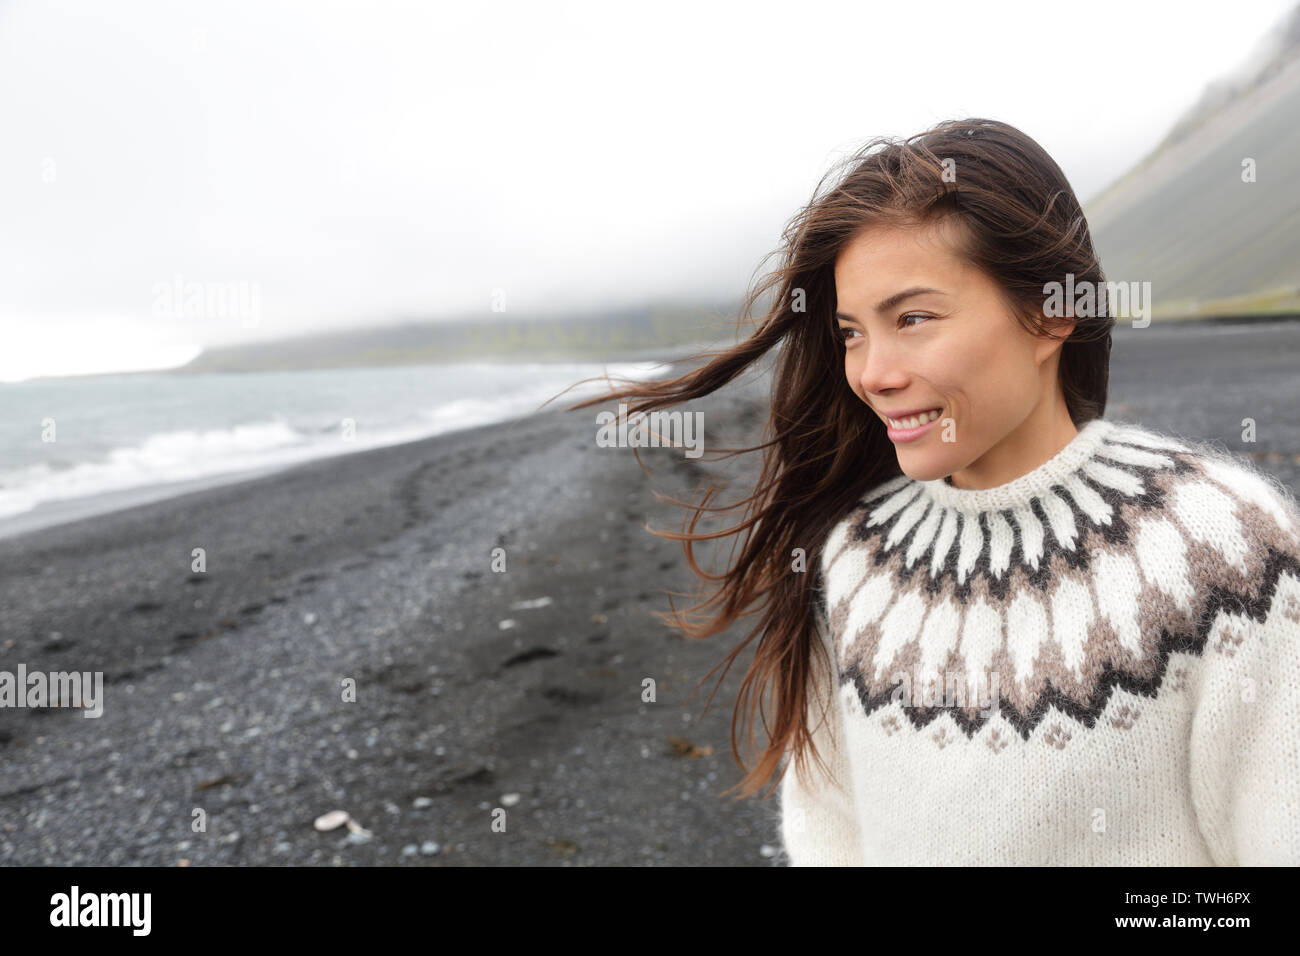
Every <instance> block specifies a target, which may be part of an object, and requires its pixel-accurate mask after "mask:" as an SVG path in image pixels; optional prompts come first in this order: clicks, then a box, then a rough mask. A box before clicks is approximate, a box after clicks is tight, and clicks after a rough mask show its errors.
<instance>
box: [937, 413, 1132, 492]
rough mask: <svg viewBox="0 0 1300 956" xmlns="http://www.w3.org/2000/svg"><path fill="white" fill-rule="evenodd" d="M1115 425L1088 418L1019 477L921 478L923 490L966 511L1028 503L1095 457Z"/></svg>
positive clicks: (1103, 420) (1063, 480) (1099, 419)
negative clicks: (996, 481)
mask: <svg viewBox="0 0 1300 956" xmlns="http://www.w3.org/2000/svg"><path fill="white" fill-rule="evenodd" d="M1114 428H1115V426H1114V424H1113V423H1112V422H1109V421H1106V420H1105V419H1102V418H1094V419H1092V420H1091V421H1088V422H1085V423H1084V425H1083V427H1082V428H1080V429H1079V430H1078V432H1077V433H1076V434H1075V436H1074V437H1073V438H1071V439H1070V441H1069V442H1068V443H1067V444H1066V445H1065V447H1063V448H1062V449H1061V450H1060V451H1058V452H1057V453H1056V454H1055V455H1053V456H1052V457H1051V458H1049V459H1047V461H1045V462H1043V463H1042V464H1041V465H1039V466H1038V467H1037V468H1034V469H1033V470H1032V471H1028V472H1026V473H1025V474H1023V475H1021V476H1020V477H1019V478H1013V479H1012V480H1011V481H1008V482H1006V483H1004V484H1001V485H996V486H994V487H992V488H979V489H971V488H957V487H955V486H954V485H950V484H948V482H947V481H945V480H944V479H943V478H936V479H934V480H932V481H918V482H916V484H917V485H919V486H920V487H921V493H922V494H923V495H924V496H925V497H926V498H928V499H929V500H930V501H931V502H933V503H935V504H937V505H938V506H939V507H940V508H946V509H952V510H955V511H962V512H966V513H977V512H982V511H996V510H1001V509H1015V508H1020V507H1025V506H1027V505H1028V504H1029V502H1030V501H1032V500H1033V499H1034V498H1041V497H1042V496H1044V495H1045V494H1047V493H1048V491H1049V490H1050V489H1051V488H1052V487H1053V486H1056V485H1060V484H1061V483H1062V482H1065V481H1066V480H1068V479H1069V478H1070V477H1071V476H1073V475H1074V474H1075V473H1077V472H1078V471H1079V469H1081V468H1082V467H1083V466H1084V465H1086V464H1088V463H1089V462H1091V461H1093V460H1094V459H1095V457H1096V456H1097V453H1098V452H1099V451H1100V450H1101V449H1102V446H1103V445H1104V443H1105V440H1106V438H1107V436H1109V435H1110V434H1111V433H1112V432H1113V430H1114Z"/></svg>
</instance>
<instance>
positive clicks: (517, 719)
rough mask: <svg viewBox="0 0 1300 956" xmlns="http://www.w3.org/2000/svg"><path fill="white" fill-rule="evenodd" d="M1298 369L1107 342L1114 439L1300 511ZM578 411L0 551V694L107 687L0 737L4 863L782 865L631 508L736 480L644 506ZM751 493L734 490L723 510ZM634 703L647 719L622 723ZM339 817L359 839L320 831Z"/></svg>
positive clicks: (1277, 362) (675, 468)
mask: <svg viewBox="0 0 1300 956" xmlns="http://www.w3.org/2000/svg"><path fill="white" fill-rule="evenodd" d="M1297 369H1300V324H1296V323H1289V324H1286V323H1279V324H1274V325H1269V326H1252V327H1245V328H1231V327H1223V326H1219V327H1215V326H1208V325H1201V326H1198V327H1193V326H1184V327H1165V328H1157V327H1154V326H1153V327H1152V328H1150V329H1146V330H1122V331H1121V332H1117V335H1116V346H1115V355H1114V360H1113V364H1112V381H1111V389H1112V390H1111V403H1110V407H1109V409H1108V411H1107V415H1108V417H1112V418H1117V419H1123V420H1128V421H1133V422H1138V423H1144V424H1147V425H1149V426H1151V427H1154V428H1159V429H1168V430H1170V431H1173V432H1175V433H1177V434H1181V435H1186V436H1189V437H1197V438H1206V439H1214V440H1218V441H1220V442H1222V444H1223V445H1225V446H1226V447H1228V448H1229V449H1232V450H1234V451H1237V452H1239V453H1241V454H1243V455H1244V456H1246V457H1248V458H1249V459H1251V460H1252V461H1254V462H1255V463H1256V464H1258V465H1260V466H1261V467H1263V468H1264V469H1266V470H1267V471H1270V472H1272V473H1274V474H1277V475H1278V476H1280V477H1281V478H1282V479H1283V480H1284V481H1286V482H1287V483H1288V484H1289V485H1290V486H1291V487H1292V489H1293V490H1294V489H1295V488H1296V487H1297V482H1298V480H1300V421H1297V419H1296V416H1295V409H1296V408H1297V407H1298V406H1300V375H1298V373H1297ZM766 388H767V383H766V379H765V378H751V379H750V380H749V381H748V382H747V383H736V384H735V385H733V386H731V387H729V388H728V389H726V390H724V392H723V393H721V394H719V395H716V396H712V397H711V398H710V399H708V400H706V401H704V402H701V403H698V404H697V405H693V406H692V408H691V410H693V411H701V412H703V413H704V414H705V420H706V425H707V432H706V434H707V438H708V446H709V447H710V448H717V447H719V446H735V445H749V444H753V443H755V442H757V441H758V440H759V429H760V428H761V427H762V424H763V421H764V419H765V418H766V414H767V409H766V394H765V392H766ZM563 404H564V403H563V402H559V403H557V407H562V405H563ZM596 411H597V409H595V408H592V409H584V410H583V411H580V412H574V413H564V412H561V411H551V412H545V413H543V414H541V415H538V416H534V417H532V418H529V419H526V420H522V421H518V422H513V423H507V424H500V425H494V426H488V427H484V428H477V429H474V430H471V431H466V432H461V433H457V434H453V435H448V436H444V437H440V438H435V439H430V440H426V441H421V442H415V443H411V444H407V445H400V446H395V447H391V448H386V449H381V450H377V451H370V452H364V453H359V454H355V455H349V456H343V457H339V458H335V459H332V460H328V461H322V462H317V463H314V464H309V465H304V466H299V467H296V468H294V469H292V470H290V471H286V472H283V473H280V474H275V475H270V476H265V477H260V478H257V479H254V480H251V481H246V482H242V483H239V484H233V485H229V486H225V487H221V488H216V489H208V490H205V491H201V492H196V493H193V494H189V495H186V496H185V497H181V498H176V499H172V500H168V501H163V502H155V503H152V504H148V505H144V506H140V507H136V508H133V509H131V510H129V511H124V512H119V513H115V514H112V515H105V516H99V517H96V518H92V519H88V520H84V521H79V522H77V523H75V524H69V525H64V526H61V527H55V528H49V529H45V530H43V531H39V532H33V533H29V534H26V535H22V536H18V537H11V538H6V539H0V609H2V617H0V621H2V630H0V669H10V670H12V669H13V668H14V667H16V665H17V664H18V663H19V662H23V663H25V664H26V665H27V667H28V668H29V669H37V668H41V669H46V670H73V669H75V670H81V671H96V670H102V671H103V672H104V674H105V678H104V679H105V682H106V683H105V688H104V690H105V696H106V703H105V705H104V713H103V716H102V717H99V718H97V719H86V718H84V717H82V715H81V713H80V712H79V711H70V710H46V711H33V710H4V709H0V859H2V860H3V862H4V863H8V864H37V865H42V864H56V865H68V864H72V865H82V864H108V865H121V864H145V865H168V866H170V865H177V864H186V863H187V864H192V865H210V864H237V865H247V864H271V865H279V864H289V865H301V864H307V865H417V866H423V865H465V864H471V865H474V864H493V865H510V864H523V865H608V864H632V865H641V864H651V865H654V864H673V865H682V864H684V865H692V864H696V865H698V864H735V865H760V866H761V865H772V864H773V863H780V862H782V860H781V857H780V856H779V855H778V854H775V852H774V851H775V847H776V843H777V833H778V829H777V810H778V807H777V801H776V799H775V798H772V799H769V800H766V801H762V800H757V799H755V800H748V801H740V802H736V801H733V800H731V799H730V798H729V797H723V798H719V796H718V794H720V793H721V792H722V791H723V790H725V789H726V788H728V787H730V786H732V785H733V784H735V783H736V782H737V781H738V780H739V778H740V772H739V769H738V768H737V767H736V765H735V763H734V762H733V760H732V757H731V752H730V721H731V712H732V705H733V703H734V700H735V694H736V690H737V689H738V687H739V684H740V680H741V677H742V676H743V672H744V668H745V666H746V665H747V663H748V661H749V659H750V655H749V653H748V650H747V652H746V653H745V654H742V655H741V656H740V657H739V658H738V659H737V662H736V664H735V665H734V666H733V668H732V670H731V672H730V674H729V675H728V678H727V680H726V681H725V682H724V683H723V685H722V687H721V689H720V690H719V691H718V694H717V696H716V697H715V698H714V701H713V704H712V706H711V707H710V708H709V710H708V713H707V714H704V715H703V717H702V718H701V719H700V720H699V721H698V723H697V722H696V718H698V717H700V714H701V712H702V710H703V708H704V704H705V701H706V700H707V698H708V695H709V693H710V692H711V691H712V688H713V683H714V679H715V678H716V675H715V678H710V679H709V680H707V681H706V682H705V683H704V684H703V685H702V687H701V688H700V690H699V692H698V693H696V694H695V696H694V698H692V699H691V700H689V701H688V700H687V697H688V695H689V694H690V693H691V692H692V690H694V689H695V688H696V685H697V683H698V682H699V681H700V680H701V678H703V677H704V676H705V674H706V673H707V672H708V671H709V669H710V668H711V667H712V666H713V665H715V664H716V663H718V662H719V661H720V660H721V659H722V658H723V657H724V656H725V654H726V653H727V651H729V650H730V649H731V647H733V646H734V645H735V643H737V642H738V641H739V640H740V638H741V637H742V636H743V631H742V630H741V628H739V627H736V628H733V629H732V631H731V632H730V633H729V634H727V635H722V636H720V637H719V638H717V639H714V640H711V641H708V642H690V641H686V640H684V639H683V638H681V637H680V636H679V634H678V633H677V632H676V631H673V630H671V629H669V628H667V627H666V626H665V625H664V624H662V623H661V622H660V621H658V620H657V619H655V618H654V617H652V616H651V612H652V611H664V610H667V609H668V607H669V604H668V597H667V595H666V594H665V591H667V590H674V591H689V592H690V593H694V590H695V587H696V583H697V582H696V579H695V577H694V575H693V574H691V572H690V571H689V569H688V568H687V567H686V566H685V562H684V558H683V554H682V549H681V546H680V545H679V544H677V543H675V542H670V541H665V540H662V539H659V538H656V537H654V536H652V535H650V534H649V533H648V532H646V531H644V530H643V528H642V525H643V523H644V522H646V521H649V522H650V523H651V524H652V526H654V527H656V528H666V529H677V528H679V527H680V523H681V520H682V517H683V515H684V514H685V512H684V511H682V510H681V509H678V508H674V507H672V506H671V505H667V504H664V503H661V502H658V501H656V500H655V498H654V496H653V494H652V488H653V489H657V490H660V491H663V492H667V493H670V494H676V495H679V496H681V495H682V494H684V493H685V494H686V496H687V497H689V498H691V500H696V498H695V496H693V495H689V493H688V492H689V489H690V488H691V487H693V486H694V485H695V483H696V482H697V481H699V480H700V479H701V478H702V477H704V476H706V475H712V474H717V473H719V472H720V470H721V469H724V468H727V469H734V468H735V467H736V465H737V464H743V465H745V466H747V467H748V468H750V469H752V468H754V467H756V466H757V464H758V462H757V460H756V459H757V457H758V456H757V455H748V456H743V457H742V461H741V462H739V463H738V462H737V461H736V460H735V459H732V460H730V461H725V462H721V463H712V462H707V461H699V462H697V461H694V460H691V459H687V458H685V457H684V456H683V454H682V452H681V451H680V450H672V449H663V448H649V449H643V450H642V459H643V460H644V461H645V462H646V463H647V465H648V466H649V467H650V468H651V469H652V477H651V479H647V478H646V477H645V476H644V475H643V473H642V471H641V469H640V467H639V466H638V464H637V461H636V459H635V458H634V457H633V453H632V451H631V450H630V449H625V448H602V447H597V445H596V442H595V433H596V424H595V422H596ZM1244 418H1251V419H1253V420H1254V421H1255V422H1256V423H1257V427H1258V442H1257V443H1256V444H1254V445H1243V443H1242V441H1241V428H1242V425H1241V422H1242V420H1243V419H1244ZM743 459H754V460H752V461H747V462H746V461H743ZM753 477H754V475H753V472H752V470H751V471H749V472H747V473H745V472H738V473H736V481H735V482H734V483H733V485H732V486H731V487H730V488H729V489H728V490H727V491H725V492H724V495H723V497H724V499H725V500H726V501H728V502H730V501H734V500H736V499H737V498H739V497H743V496H745V495H747V494H748V493H749V492H750V490H751V489H752V481H753ZM747 481H748V482H749V484H747V483H746V482H747ZM498 546H499V547H501V548H504V549H505V553H506V556H507V571H506V572H505V573H495V572H493V571H492V570H491V552H492V549H493V548H496V547H498ZM200 547H201V548H204V549H205V550H206V556H207V571H206V573H204V574H193V573H191V560H192V558H191V552H192V549H194V548H200ZM701 563H702V564H705V566H707V553H705V554H703V555H702V556H701ZM548 598H549V602H547V601H545V600H543V599H548ZM520 602H528V603H525V604H523V605H520ZM675 603H676V604H677V606H678V607H685V606H688V604H689V603H691V602H689V601H687V600H686V599H684V598H678V599H676V602H675ZM503 621H513V622H514V625H513V626H508V627H506V628H505V629H503V628H502V626H501V622H503ZM749 650H752V645H751V648H750V649H749ZM647 677H650V678H654V679H655V681H656V682H657V691H658V700H657V702H656V703H651V704H643V703H642V702H641V689H642V681H643V680H644V679H645V678H647ZM349 678H350V679H352V680H354V681H355V686H356V700H355V702H345V701H344V700H343V699H342V687H341V682H342V681H344V680H345V679H349ZM675 738H676V739H678V740H682V741H688V742H689V745H688V744H682V745H681V747H680V749H684V750H687V753H681V752H679V747H678V746H675V745H674V739H675ZM689 746H694V747H696V748H700V749H699V750H697V751H694V753H695V754H696V755H695V756H691V755H690V753H691V751H689ZM708 748H711V752H709V751H708ZM496 808H503V809H504V810H505V813H506V829H505V832H495V831H494V830H493V819H494V814H493V811H494V809H496ZM200 810H201V811H202V812H203V814H204V815H205V816H206V824H207V826H206V832H193V830H192V821H193V820H194V819H195V814H196V811H200ZM332 810H345V811H346V812H347V813H348V814H350V815H351V817H352V818H353V819H354V820H355V821H356V822H357V823H358V824H359V825H360V826H361V827H363V828H364V829H365V831H367V832H365V833H356V834H353V833H350V832H349V831H348V830H347V829H346V828H339V829H336V830H333V831H330V832H323V833H322V832H318V831H317V830H315V829H314V827H313V821H314V820H315V819H316V818H317V817H318V816H320V815H321V814H324V813H326V812H328V811H332Z"/></svg>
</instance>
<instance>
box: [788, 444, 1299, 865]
mask: <svg viewBox="0 0 1300 956" xmlns="http://www.w3.org/2000/svg"><path fill="white" fill-rule="evenodd" d="M820 570H821V580H822V584H823V589H824V593H823V594H822V595H821V598H822V599H823V600H824V602H825V604H824V607H823V608H822V609H821V611H820V613H819V618H821V619H820V620H819V622H818V623H819V625H820V627H819V632H820V633H821V634H822V636H823V639H824V640H825V641H826V644H827V648H826V649H827V652H828V657H829V658H830V660H831V661H833V663H834V670H835V675H834V677H833V679H832V677H831V675H825V676H824V678H823V680H824V684H825V687H824V689H825V690H829V689H832V688H833V689H834V690H835V692H836V693H835V695H834V696H835V698H836V700H835V701H834V706H833V707H832V708H831V710H832V714H831V719H830V720H829V721H828V722H827V725H826V726H824V727H823V728H822V729H821V731H819V735H816V736H815V740H816V741H817V743H818V753H819V754H821V755H822V756H823V758H824V757H825V756H826V751H829V752H830V756H831V758H832V759H831V763H832V768H831V769H832V771H833V774H832V775H833V777H834V778H835V780H834V782H831V781H826V780H825V779H823V778H821V776H820V775H817V776H816V777H815V778H813V779H809V780H804V779H802V777H800V779H798V780H796V779H795V778H796V774H795V772H794V770H793V768H792V769H791V770H790V771H789V772H787V775H786V777H785V778H784V780H783V832H784V835H785V838H786V848H787V851H788V852H789V854H790V857H791V862H794V863H796V864H798V863H816V862H823V863H827V862H838V863H862V862H873V863H945V864H947V863H988V862H1002V863H1007V862H1012V863H1034V864H1054V863H1089V864H1096V863H1105V864H1111V865H1162V864H1170V865H1208V864H1213V863H1241V862H1269V863H1289V864H1292V865H1296V864H1300V745H1298V744H1297V741H1300V510H1297V507H1296V504H1295V501H1294V499H1293V498H1292V497H1291V495H1290V493H1289V492H1288V491H1287V490H1286V489H1285V488H1284V487H1283V486H1282V485H1281V484H1280V483H1278V482H1277V481H1276V480H1275V479H1273V478H1271V477H1270V476H1267V475H1266V474H1264V473H1262V472H1259V471H1258V470H1256V469H1255V468H1254V467H1253V466H1251V465H1249V464H1247V463H1246V462H1245V461H1244V460H1242V459H1238V458H1235V457H1233V456H1231V455H1229V454H1227V453H1225V452H1222V451H1220V450H1218V449H1215V448H1213V447H1212V446H1210V445H1208V444H1204V443H1197V442H1193V441H1189V440H1184V439H1178V438H1174V437H1172V436H1170V435H1166V434H1161V433H1157V432H1153V431H1150V430H1148V429H1144V428H1141V427H1139V426H1137V425H1133V424H1128V423H1121V422H1115V421H1110V420H1102V419H1098V420H1094V421H1091V422H1088V423H1086V424H1085V425H1084V426H1083V427H1082V428H1080V429H1079V431H1078V434H1077V435H1076V436H1075V437H1074V438H1073V439H1072V440H1071V441H1070V443H1069V444H1068V445H1067V446H1066V447H1065V448H1063V449H1062V450H1061V451H1060V452H1058V453H1057V454H1056V455H1055V456H1053V457H1052V458H1051V459H1050V460H1049V461H1047V462H1046V463H1044V464H1043V465H1041V466H1039V467H1038V468H1036V469H1034V470H1033V471H1031V472H1029V473H1028V474H1026V475H1023V476H1021V477H1020V478H1017V479H1015V480H1013V481H1011V482H1008V483H1006V484H1004V485H1001V486H998V487H996V488H991V489H987V490H968V489H960V488H956V487H954V486H953V485H951V484H949V483H948V482H947V481H946V480H943V479H937V480H934V481H917V480H914V479H911V478H909V477H907V476H899V477H898V478H894V479H891V480H890V481H887V482H885V483H884V484H882V485H880V486H879V487H877V488H875V489H872V490H871V491H870V492H869V493H868V494H867V495H866V496H864V497H863V499H862V500H861V501H860V502H859V504H858V505H857V506H856V507H855V508H854V509H853V510H852V511H851V512H850V513H849V514H848V515H846V516H845V517H844V518H843V519H842V520H841V521H840V522H839V523H838V524H837V525H836V527H835V528H834V529H833V530H832V532H831V534H830V535H829V536H828V538H827V540H826V542H825V546H824V547H823V549H822V553H821V569H820ZM818 694H819V695H820V694H822V690H821V689H819V691H818ZM814 696H817V695H814ZM824 716H825V714H824V713H823V712H821V711H818V712H815V713H813V714H810V721H811V722H812V725H813V726H816V725H817V724H818V723H819V721H820V720H821V719H822V718H823V717H824ZM1252 761H1253V763H1252ZM903 782H908V783H911V784H913V786H914V789H912V788H909V787H907V786H903V785H902V783H903ZM1009 787H1011V788H1015V790H1016V791H1017V792H1016V793H1014V794H1012V793H1011V792H1010V791H1009V790H1008V789H1007V788H1009ZM817 790H822V795H821V796H815V795H814V793H815V791H817ZM945 793H946V794H948V795H949V797H950V800H948V801H941V802H940V803H939V804H936V803H934V802H933V797H934V796H935V795H936V794H945ZM972 799H974V800H980V801H982V804H981V805H980V806H978V807H973V806H972V805H971V803H970V801H971V800H972ZM1108 809H1109V811H1110V812H1109V813H1108V812H1107V811H1108ZM796 823H797V824H798V827H797V830H798V832H795V829H796V827H795V824H796ZM981 828H983V832H981ZM945 841H946V842H945Z"/></svg>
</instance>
